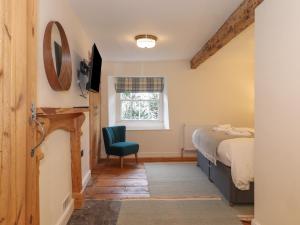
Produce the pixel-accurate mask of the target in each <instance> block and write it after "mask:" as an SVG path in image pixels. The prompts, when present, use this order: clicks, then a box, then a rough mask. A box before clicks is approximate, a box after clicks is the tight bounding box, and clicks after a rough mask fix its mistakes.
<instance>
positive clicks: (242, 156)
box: [193, 126, 254, 205]
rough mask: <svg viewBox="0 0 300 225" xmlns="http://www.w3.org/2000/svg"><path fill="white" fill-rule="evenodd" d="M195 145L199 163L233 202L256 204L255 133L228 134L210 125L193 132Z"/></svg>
mask: <svg viewBox="0 0 300 225" xmlns="http://www.w3.org/2000/svg"><path fill="white" fill-rule="evenodd" d="M193 144H194V145H195V147H196V148H197V150H198V151H197V157H198V166H199V167H200V168H201V170H202V171H203V172H204V173H205V174H206V175H207V177H208V179H209V180H210V181H211V182H213V183H214V184H215V185H216V186H217V187H218V189H219V190H220V192H221V193H222V194H223V195H224V197H225V198H226V199H227V200H228V202H229V203H230V205H234V204H253V203H254V171H253V151H254V137H253V135H251V136H249V137H241V136H239V135H228V134H226V132H223V133H220V132H215V131H213V130H212V127H211V126H208V127H202V128H199V129H197V130H196V131H195V132H194V134H193ZM209 148H211V152H210V151H208V150H207V149H209ZM214 151H215V152H214ZM212 152H213V153H212Z"/></svg>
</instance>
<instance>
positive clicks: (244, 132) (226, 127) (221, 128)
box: [212, 124, 254, 137]
mask: <svg viewBox="0 0 300 225" xmlns="http://www.w3.org/2000/svg"><path fill="white" fill-rule="evenodd" d="M212 130H213V131H218V132H225V133H226V134H227V135H235V136H243V137H249V136H251V135H253V134H254V129H252V128H247V127H232V126H231V124H222V125H218V126H215V127H213V128H212Z"/></svg>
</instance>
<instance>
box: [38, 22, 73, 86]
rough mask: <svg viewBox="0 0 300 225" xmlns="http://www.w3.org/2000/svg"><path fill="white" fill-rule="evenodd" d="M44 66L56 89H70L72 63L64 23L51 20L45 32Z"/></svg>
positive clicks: (51, 84) (50, 81) (50, 82)
mask: <svg viewBox="0 0 300 225" xmlns="http://www.w3.org/2000/svg"><path fill="white" fill-rule="evenodd" d="M43 53H44V66H45V71H46V75H47V79H48V82H49V84H50V86H51V87H52V89H53V90H55V91H66V90H69V88H70V86H71V83H72V63H71V54H70V48H69V44H68V40H67V36H66V34H65V31H64V29H63V27H62V25H61V24H60V23H59V22H57V21H51V22H49V23H48V25H47V27H46V31H45V34H44V44H43Z"/></svg>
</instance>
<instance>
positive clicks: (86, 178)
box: [82, 170, 91, 190]
mask: <svg viewBox="0 0 300 225" xmlns="http://www.w3.org/2000/svg"><path fill="white" fill-rule="evenodd" d="M90 179H91V170H89V171H88V172H87V173H86V174H85V175H84V177H83V179H82V188H83V190H85V188H86V186H87V185H88V183H89V181H90Z"/></svg>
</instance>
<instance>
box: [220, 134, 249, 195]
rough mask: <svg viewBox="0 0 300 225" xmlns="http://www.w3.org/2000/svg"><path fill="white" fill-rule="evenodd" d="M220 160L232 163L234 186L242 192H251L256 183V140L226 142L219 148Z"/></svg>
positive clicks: (240, 139) (237, 139)
mask: <svg viewBox="0 0 300 225" xmlns="http://www.w3.org/2000/svg"><path fill="white" fill-rule="evenodd" d="M217 154H218V160H220V161H221V162H223V161H225V160H226V161H227V163H226V162H224V164H228V163H230V165H227V166H230V167H231V176H232V180H233V183H234V185H235V186H236V187H237V188H238V189H240V190H249V189H250V182H253V181H254V167H253V161H254V138H234V139H228V140H224V141H222V142H221V143H220V145H219V147H218V151H217Z"/></svg>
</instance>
